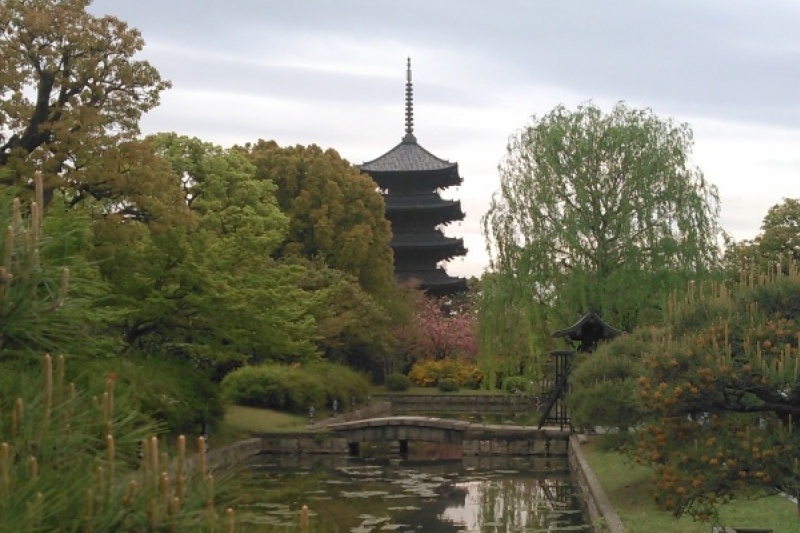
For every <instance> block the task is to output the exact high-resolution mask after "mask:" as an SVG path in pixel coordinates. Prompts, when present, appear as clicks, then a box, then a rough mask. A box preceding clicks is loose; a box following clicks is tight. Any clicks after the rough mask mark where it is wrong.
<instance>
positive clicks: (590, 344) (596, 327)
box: [553, 311, 623, 352]
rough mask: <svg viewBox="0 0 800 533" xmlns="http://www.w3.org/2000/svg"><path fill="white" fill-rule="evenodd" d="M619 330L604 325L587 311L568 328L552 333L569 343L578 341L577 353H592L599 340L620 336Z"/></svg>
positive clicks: (594, 314)
mask: <svg viewBox="0 0 800 533" xmlns="http://www.w3.org/2000/svg"><path fill="white" fill-rule="evenodd" d="M622 333H623V331H622V330H619V329H617V328H615V327H613V326H610V325H609V324H608V323H606V321H605V320H603V319H602V318H600V315H598V314H597V313H596V312H595V311H589V312H588V313H586V314H585V315H583V316H582V317H581V318H580V319H578V321H577V322H575V323H574V324H573V325H571V326H570V327H568V328H564V329H559V330H558V331H555V332H553V337H566V338H568V339H569V340H571V341H580V343H581V345H580V348H579V349H578V351H589V352H590V351H593V350H594V348H596V347H597V343H598V342H599V341H601V340H608V339H613V338H614V337H616V336H617V335H621V334H622Z"/></svg>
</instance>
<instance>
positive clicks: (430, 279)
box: [395, 268, 467, 296]
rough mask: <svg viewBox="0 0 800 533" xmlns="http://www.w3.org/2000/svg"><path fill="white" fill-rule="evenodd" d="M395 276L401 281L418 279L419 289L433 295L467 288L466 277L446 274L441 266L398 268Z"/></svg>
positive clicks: (441, 294)
mask: <svg viewBox="0 0 800 533" xmlns="http://www.w3.org/2000/svg"><path fill="white" fill-rule="evenodd" d="M395 277H396V278H397V279H398V280H399V281H401V282H408V281H411V280H414V279H416V280H419V282H420V289H422V290H424V291H426V292H428V293H430V294H433V295H435V296H444V295H447V294H453V293H455V292H464V291H466V290H467V280H466V278H459V277H455V276H449V275H447V272H445V270H444V269H443V268H436V269H433V270H399V271H397V272H396V273H395Z"/></svg>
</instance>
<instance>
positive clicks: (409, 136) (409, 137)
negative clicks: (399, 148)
mask: <svg viewBox="0 0 800 533" xmlns="http://www.w3.org/2000/svg"><path fill="white" fill-rule="evenodd" d="M403 142H408V143H413V142H417V138H416V137H414V87H413V86H412V85H411V58H410V57H409V58H408V60H407V62H406V136H405V137H403Z"/></svg>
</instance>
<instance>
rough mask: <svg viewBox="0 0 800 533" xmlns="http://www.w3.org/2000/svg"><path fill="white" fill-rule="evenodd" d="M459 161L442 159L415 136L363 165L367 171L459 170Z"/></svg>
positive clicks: (362, 167)
mask: <svg viewBox="0 0 800 533" xmlns="http://www.w3.org/2000/svg"><path fill="white" fill-rule="evenodd" d="M457 169H458V163H451V162H450V161H447V160H445V159H440V158H438V157H436V156H435V155H433V154H432V153H430V152H429V151H427V150H426V149H425V148H423V147H422V146H420V145H419V144H417V141H416V140H414V139H413V138H411V139H409V138H405V139H403V142H401V143H400V144H398V145H397V146H395V147H394V148H392V149H391V150H389V151H388V152H386V153H385V154H383V155H382V156H380V157H378V158H376V159H373V160H372V161H367V162H366V163H364V164H363V165H361V170H363V171H365V172H370V173H371V172H431V171H437V170H439V171H441V170H457Z"/></svg>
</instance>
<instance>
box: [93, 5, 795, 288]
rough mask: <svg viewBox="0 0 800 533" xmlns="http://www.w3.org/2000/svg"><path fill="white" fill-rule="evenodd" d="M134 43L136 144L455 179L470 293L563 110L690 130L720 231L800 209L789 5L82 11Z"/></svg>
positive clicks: (743, 228)
mask: <svg viewBox="0 0 800 533" xmlns="http://www.w3.org/2000/svg"><path fill="white" fill-rule="evenodd" d="M90 9H91V10H92V11H93V12H94V13H97V14H111V15H115V16H117V17H119V18H121V19H123V20H125V21H127V22H128V23H129V24H130V25H131V26H133V27H135V28H138V29H139V30H140V31H141V32H142V35H143V36H144V39H145V41H146V42H147V47H146V49H145V51H144V52H143V54H142V56H143V57H145V58H147V59H148V60H150V61H151V63H153V64H154V65H155V66H156V68H158V70H159V71H160V72H161V74H162V76H163V77H164V78H166V79H170V80H172V82H173V89H171V90H170V91H168V92H166V93H165V94H164V95H163V101H162V105H161V106H160V107H159V108H157V109H156V110H154V111H152V112H151V113H150V114H149V115H148V116H147V117H145V119H144V120H143V122H142V127H143V130H144V132H145V133H152V132H157V131H175V132H178V133H179V134H183V135H190V136H196V137H199V138H201V139H203V140H206V141H210V142H214V143H217V144H221V145H223V146H230V145H232V144H234V143H245V142H250V141H255V140H257V139H259V138H263V139H274V140H275V141H277V142H278V143H279V144H281V145H293V144H306V145H307V144H318V145H320V146H322V147H325V148H328V147H330V148H334V149H336V150H337V151H338V152H339V153H340V154H341V155H342V156H343V157H345V158H346V159H348V160H349V161H350V162H351V163H354V164H360V163H363V162H364V161H368V160H371V159H374V158H376V157H378V156H379V155H381V154H383V153H384V152H386V151H388V150H389V149H391V148H392V147H393V146H395V145H396V144H397V143H398V142H399V141H400V139H401V137H402V135H403V133H404V91H405V62H406V57H407V56H410V57H411V60H412V69H413V73H414V97H415V104H414V119H415V120H414V126H415V127H414V132H415V134H416V136H417V139H418V141H419V143H420V144H421V145H422V146H424V147H425V148H426V149H428V150H430V151H431V152H433V153H434V154H436V155H437V156H439V157H441V158H444V159H449V160H451V161H457V162H458V163H459V168H460V171H461V175H462V177H463V178H464V184H463V185H462V187H460V188H459V190H457V191H455V190H448V191H446V193H445V196H450V197H455V198H459V199H460V200H461V201H462V204H463V207H464V210H465V212H466V213H467V219H466V220H465V221H464V222H463V223H462V224H461V225H451V226H450V227H449V228H448V229H447V233H448V234H449V235H452V236H461V237H464V239H465V242H466V245H467V247H468V248H469V250H470V252H469V254H468V255H467V257H466V258H465V259H464V260H463V261H461V260H455V261H453V262H451V264H450V265H449V266H448V271H449V272H451V273H453V274H457V275H479V274H480V272H481V271H482V269H483V268H484V267H485V266H486V264H487V262H488V258H487V256H486V253H485V251H484V242H483V238H482V237H481V235H480V229H479V226H480V224H479V222H480V218H481V216H482V215H483V214H484V213H485V211H486V209H487V207H488V203H489V198H490V196H491V194H492V193H493V192H494V191H495V190H497V188H498V186H499V181H498V177H497V171H496V167H497V164H498V163H499V162H500V160H501V159H502V157H503V155H504V153H505V144H506V141H507V139H508V137H509V135H511V134H513V133H514V132H515V131H517V130H518V129H520V128H522V127H523V126H525V125H526V124H528V123H529V122H530V117H531V116H532V115H543V114H545V113H547V112H548V111H550V110H551V109H552V108H553V107H555V106H556V105H558V104H560V103H563V104H565V105H566V106H567V107H569V108H575V107H577V105H578V104H580V103H582V102H585V101H588V100H592V101H594V102H595V103H597V104H598V105H601V106H602V107H604V108H606V109H610V107H611V106H612V105H613V104H614V103H615V102H617V101H620V100H624V101H626V102H627V103H628V105H629V106H632V107H648V108H651V109H653V111H654V112H655V113H657V114H658V115H660V116H662V117H665V118H666V117H672V118H674V119H675V120H677V121H680V122H688V123H689V124H690V125H691V126H692V128H693V130H694V133H695V149H694V157H693V161H694V163H695V164H697V165H698V166H699V167H700V168H701V169H702V170H703V172H704V173H705V176H706V178H707V179H708V180H709V181H710V182H712V183H714V184H715V185H717V186H718V187H719V190H720V193H721V197H722V220H721V222H722V225H723V227H724V228H725V229H726V230H727V231H728V232H729V233H731V234H732V235H733V236H734V237H735V238H737V239H744V238H752V237H753V236H755V235H756V234H757V233H758V231H759V227H760V225H761V221H762V219H763V217H764V215H765V214H766V211H767V209H768V208H769V207H770V206H772V205H774V204H777V203H779V202H781V200H782V199H783V198H784V197H800V187H799V186H798V185H797V177H798V176H800V154H799V153H798V147H800V105H798V103H797V100H798V94H800V91H799V90H798V88H800V79H799V78H800V31H799V30H800V2H797V1H795V0H784V1H780V0H760V1H747V0H741V1H737V2H733V1H730V0H727V1H725V0H640V1H634V0H627V1H626V0H604V1H597V0H572V1H571V0H494V1H492V2H488V1H485V2H484V1H477V0H472V1H468V0H405V1H402V2H400V1H395V0H381V1H378V0H337V1H331V0H293V1H278V0H228V1H225V2H222V1H218V0H160V1H154V0H137V1H135V2H134V1H130V0H95V2H94V4H93V6H92V7H91V8H90Z"/></svg>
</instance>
